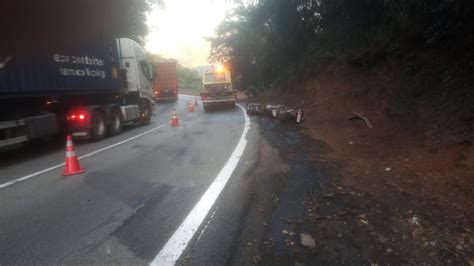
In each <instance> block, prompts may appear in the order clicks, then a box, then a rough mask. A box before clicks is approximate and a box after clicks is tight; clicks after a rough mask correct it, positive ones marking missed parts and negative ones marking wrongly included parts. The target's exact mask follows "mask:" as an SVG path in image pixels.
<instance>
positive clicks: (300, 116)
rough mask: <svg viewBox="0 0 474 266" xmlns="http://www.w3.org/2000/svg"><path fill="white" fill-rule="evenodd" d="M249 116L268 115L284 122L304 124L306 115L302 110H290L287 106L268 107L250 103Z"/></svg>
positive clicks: (248, 107)
mask: <svg viewBox="0 0 474 266" xmlns="http://www.w3.org/2000/svg"><path fill="white" fill-rule="evenodd" d="M247 114H249V115H264V114H267V115H268V116H270V117H272V118H276V119H278V120H279V121H282V122H294V123H298V124H299V123H302V122H303V121H304V113H303V111H302V110H300V109H297V110H296V109H292V108H288V107H287V106H285V105H270V104H268V105H266V106H264V105H263V104H260V103H248V104H247Z"/></svg>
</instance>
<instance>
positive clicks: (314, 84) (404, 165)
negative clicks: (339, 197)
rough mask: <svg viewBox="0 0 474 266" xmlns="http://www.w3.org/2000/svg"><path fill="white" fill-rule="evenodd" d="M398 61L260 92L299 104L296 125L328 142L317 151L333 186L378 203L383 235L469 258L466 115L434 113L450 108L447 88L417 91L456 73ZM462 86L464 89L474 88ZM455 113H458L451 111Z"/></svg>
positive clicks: (471, 158) (473, 196)
mask: <svg viewBox="0 0 474 266" xmlns="http://www.w3.org/2000/svg"><path fill="white" fill-rule="evenodd" d="M400 66H401V64H400V63H394V62H388V63H386V64H384V65H382V66H380V67H377V68H375V69H372V70H364V71H361V70H356V69H354V68H352V67H351V66H348V65H345V64H339V65H337V67H334V66H333V67H328V68H326V69H325V70H324V71H322V72H319V74H318V75H316V76H312V77H310V78H307V79H304V81H305V82H295V81H294V80H291V81H288V82H287V83H286V84H280V89H279V90H277V91H276V92H275V91H274V92H272V93H268V94H266V95H262V96H261V99H260V100H261V101H262V102H264V103H272V104H287V105H289V106H292V107H298V108H302V109H303V110H304V111H305V117H306V121H305V124H304V127H305V130H304V132H305V133H306V134H307V135H309V136H310V137H311V138H313V139H315V140H317V141H323V142H325V143H327V144H328V145H329V146H330V147H331V152H329V153H327V154H324V155H323V157H325V158H326V159H327V160H328V161H333V162H337V163H338V165H341V166H342V167H341V176H342V180H341V186H343V187H347V188H349V189H350V190H351V191H355V193H364V195H367V197H370V198H371V199H373V200H374V201H376V202H379V203H381V204H382V205H383V206H385V207H384V208H386V210H379V211H382V212H385V214H384V215H383V217H385V218H384V219H386V220H385V221H381V223H382V224H383V227H384V228H385V229H384V230H385V232H384V236H383V239H385V238H388V239H396V240H397V243H399V244H400V245H402V246H403V245H404V244H403V243H407V244H406V245H405V248H403V247H400V249H399V250H400V252H402V250H405V253H404V254H411V255H413V256H421V257H420V258H423V257H424V258H426V260H424V259H421V260H418V262H422V261H425V262H426V261H431V262H438V263H439V262H441V263H449V262H454V263H459V262H464V263H468V264H469V263H471V264H473V263H474V253H473V250H474V248H473V247H474V235H473V230H474V214H473V210H474V182H473V181H474V147H473V141H474V137H473V135H470V133H469V132H470V131H469V128H470V127H472V121H471V118H472V117H469V115H467V116H466V115H465V114H466V112H463V110H461V111H460V112H456V111H453V112H450V113H444V114H443V112H442V111H444V110H457V109H456V108H451V109H450V108H449V107H447V108H444V109H437V106H438V105H442V104H443V103H450V104H453V103H456V101H449V99H448V98H449V97H451V96H453V95H450V93H449V92H446V93H445V95H441V96H440V97H438V96H439V95H436V93H437V92H440V91H442V90H433V91H431V92H429V93H425V94H421V95H418V94H419V91H420V90H418V92H417V90H416V88H418V87H427V86H438V87H437V88H441V89H442V88H443V86H447V85H450V86H454V85H456V84H459V83H461V81H460V80H459V79H456V78H451V79H450V80H448V81H446V71H444V70H443V69H441V68H439V67H438V65H437V64H436V62H435V63H433V65H432V66H427V67H426V69H423V70H420V71H417V72H416V73H415V74H413V75H412V77H411V78H406V75H407V74H406V67H404V68H402V67H400ZM437 74H440V75H441V76H436V75H437ZM448 76H449V75H448ZM440 82H441V83H443V84H444V85H443V84H441V85H443V86H441V85H439V84H438V85H437V83H440ZM413 83H414V84H413ZM445 83H446V84H447V85H446V84H445ZM407 88H409V89H407ZM412 88H415V89H412ZM447 89H449V88H447ZM407 91H408V93H405V92H407ZM404 93H405V94H404ZM417 93H418V94H417ZM463 93H467V94H468V95H465V97H464V98H466V97H467V98H469V97H472V95H470V94H469V93H473V92H472V90H471V92H469V91H464V92H463ZM451 94H453V93H451ZM454 94H455V93H454ZM458 94H459V93H458ZM417 95H418V96H417ZM460 95H462V93H461V94H459V95H458V96H460ZM420 96H423V97H420ZM454 96H455V95H454ZM459 100H460V101H462V99H459ZM354 112H356V113H359V114H362V115H363V116H364V117H366V118H367V119H368V120H369V121H370V124H371V125H372V128H369V127H368V125H367V124H366V123H365V122H364V121H363V120H361V119H349V118H350V117H352V118H353V116H354ZM458 114H459V115H460V116H463V117H455V116H454V115H458ZM463 123H466V124H464V125H463ZM469 123H470V124H469ZM471 134H472V133H471ZM361 219H362V220H364V218H361ZM364 221H365V220H364ZM379 229H380V228H379ZM384 241H385V240H384ZM408 243H410V244H408ZM402 254H403V252H402Z"/></svg>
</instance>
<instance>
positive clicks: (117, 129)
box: [109, 110, 122, 136]
mask: <svg viewBox="0 0 474 266" xmlns="http://www.w3.org/2000/svg"><path fill="white" fill-rule="evenodd" d="M121 132H122V118H121V117H120V113H119V111H118V110H115V111H113V112H112V115H111V117H110V124H109V134H110V135H112V136H115V135H118V134H120V133H121Z"/></svg>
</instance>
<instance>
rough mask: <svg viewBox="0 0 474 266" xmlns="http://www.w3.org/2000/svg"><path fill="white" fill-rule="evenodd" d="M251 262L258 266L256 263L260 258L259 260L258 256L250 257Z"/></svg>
mask: <svg viewBox="0 0 474 266" xmlns="http://www.w3.org/2000/svg"><path fill="white" fill-rule="evenodd" d="M252 260H253V263H254V264H255V265H258V263H259V262H260V261H261V260H262V258H260V256H259V255H255V256H253V257H252Z"/></svg>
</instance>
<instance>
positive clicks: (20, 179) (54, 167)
mask: <svg viewBox="0 0 474 266" xmlns="http://www.w3.org/2000/svg"><path fill="white" fill-rule="evenodd" d="M166 125H167V124H161V125H159V126H156V127H154V128H152V129H150V130H147V131H145V132H142V133H140V134H138V135H136V136H133V137H131V138H128V139H125V140H122V141H119V142H117V143H115V144H112V145H109V146H107V147H104V148H102V149H99V150H96V151H93V152H90V153H88V154H84V155H82V156H80V157H79V158H78V159H79V160H81V159H84V158H87V157H90V156H92V155H94V154H97V153H99V152H103V151H106V150H108V149H111V148H113V147H117V146H119V145H122V144H124V143H127V142H129V141H132V140H134V139H136V138H139V137H141V136H144V135H146V134H148V133H151V132H153V131H155V130H157V129H159V128H162V127H164V126H166ZM64 165H65V163H61V164H57V165H54V166H51V167H49V168H46V169H43V170H41V171H38V172H35V173H32V174H29V175H26V176H23V177H20V178H17V179H15V180H12V181H9V182H6V183H3V184H0V189H2V188H6V187H8V186H11V185H13V184H16V183H18V182H21V181H25V180H27V179H30V178H32V177H35V176H39V175H41V174H44V173H47V172H49V171H52V170H54V169H58V168H60V167H63V166H64Z"/></svg>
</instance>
